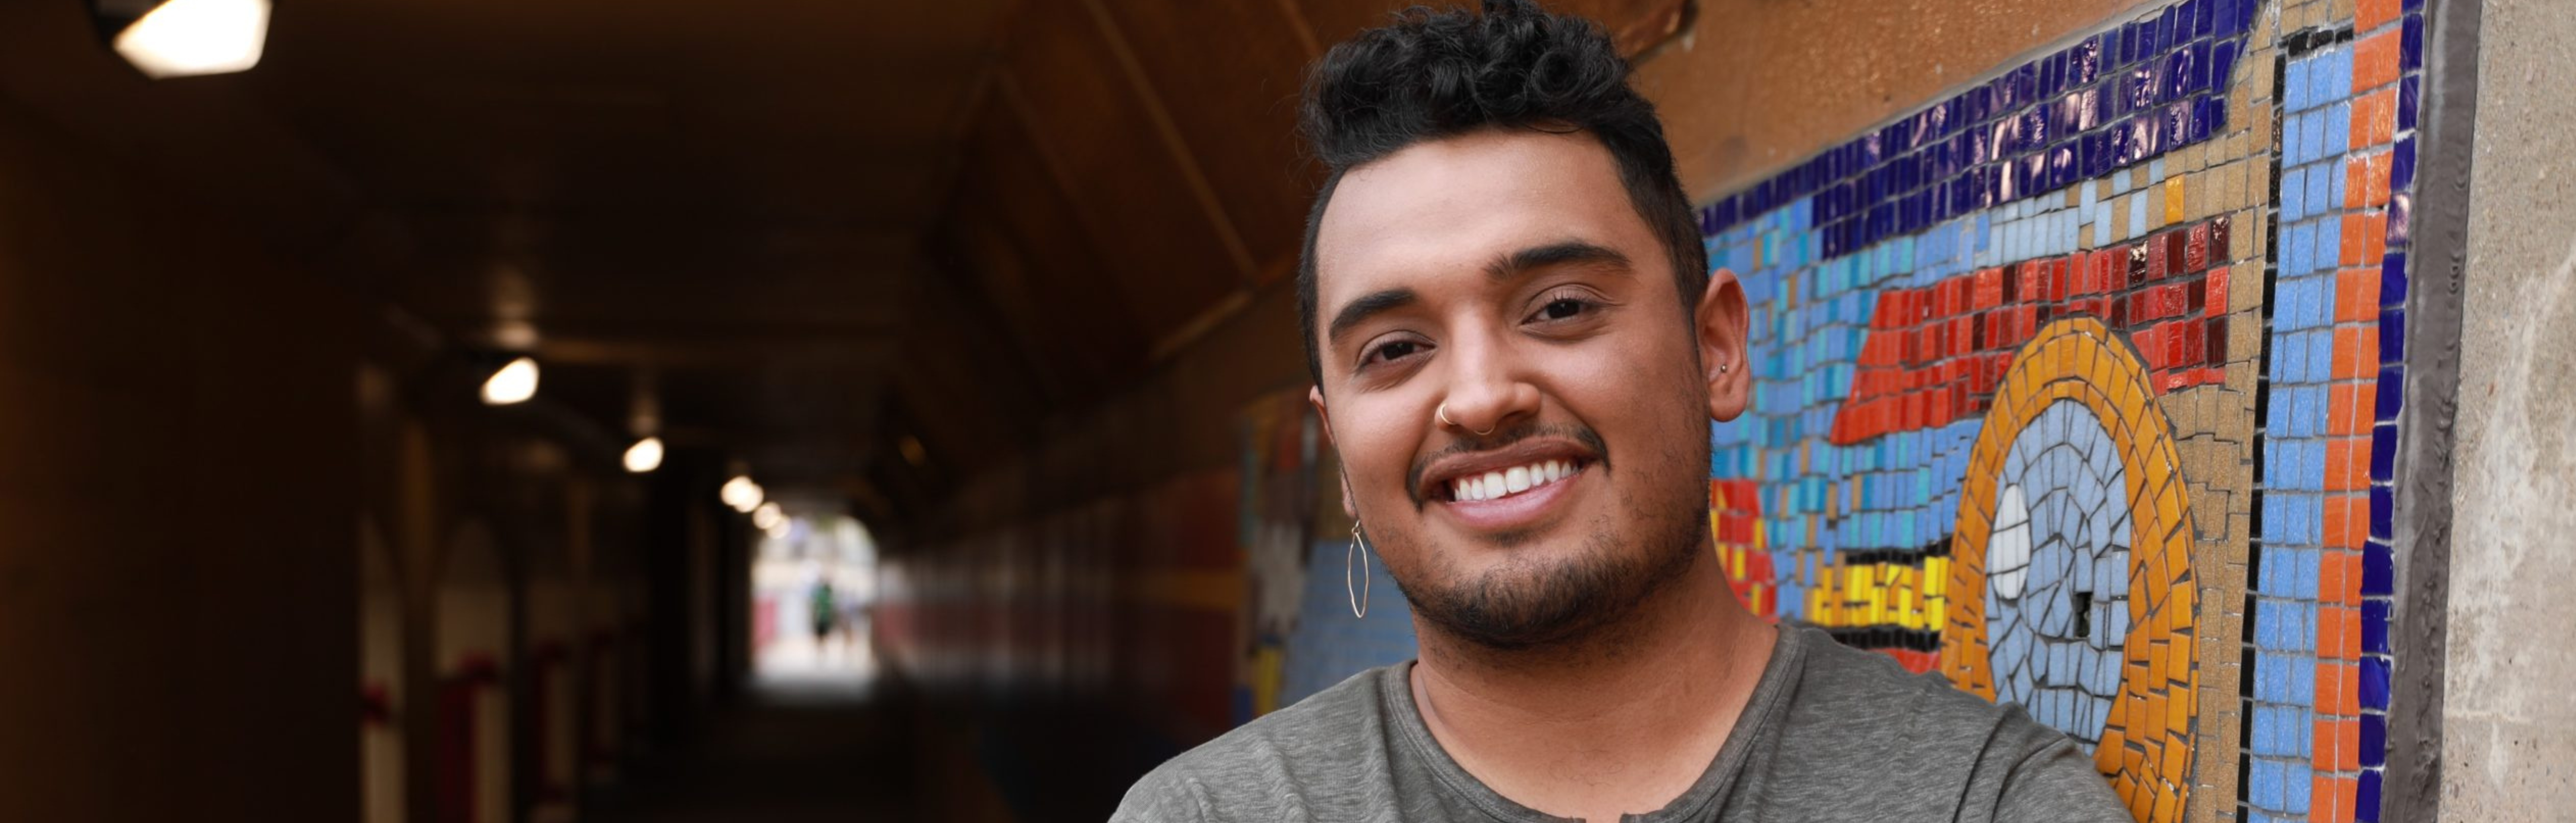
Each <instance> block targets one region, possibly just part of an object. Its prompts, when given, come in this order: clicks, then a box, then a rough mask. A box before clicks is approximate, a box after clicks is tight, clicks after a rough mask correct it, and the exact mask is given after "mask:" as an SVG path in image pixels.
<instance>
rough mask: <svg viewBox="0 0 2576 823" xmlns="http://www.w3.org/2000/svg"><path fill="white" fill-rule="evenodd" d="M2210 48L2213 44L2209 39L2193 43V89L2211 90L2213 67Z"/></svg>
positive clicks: (2196, 90)
mask: <svg viewBox="0 0 2576 823" xmlns="http://www.w3.org/2000/svg"><path fill="white" fill-rule="evenodd" d="M2210 50H2211V45H2210V43H2209V41H2207V40H2203V41H2200V42H2197V43H2193V44H2191V90H2192V91H2195V92H2200V91H2208V90H2209V79H2210V74H2209V72H2210V69H2211V66H2210V62H2209V58H2210Z"/></svg>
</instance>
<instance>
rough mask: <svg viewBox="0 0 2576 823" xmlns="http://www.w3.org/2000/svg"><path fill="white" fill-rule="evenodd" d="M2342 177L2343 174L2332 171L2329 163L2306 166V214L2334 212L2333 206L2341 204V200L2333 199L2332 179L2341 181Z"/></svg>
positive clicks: (2332, 168)
mask: <svg viewBox="0 0 2576 823" xmlns="http://www.w3.org/2000/svg"><path fill="white" fill-rule="evenodd" d="M2342 178H2344V175H2339V173H2334V165H2331V163H2326V165H2311V168H2308V214H2311V217H2316V214H2326V212H2334V206H2339V204H2342V201H2336V199H2334V181H2342Z"/></svg>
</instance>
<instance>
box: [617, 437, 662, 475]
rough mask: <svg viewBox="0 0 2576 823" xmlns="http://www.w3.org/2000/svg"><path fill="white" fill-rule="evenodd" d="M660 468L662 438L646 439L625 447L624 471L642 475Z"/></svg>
mask: <svg viewBox="0 0 2576 823" xmlns="http://www.w3.org/2000/svg"><path fill="white" fill-rule="evenodd" d="M661 466H662V438H659V437H647V438H644V439H642V440H637V441H635V445H632V446H628V447H626V470H627V471H630V472H634V473H636V474H643V473H645V472H649V471H652V470H654V469H657V468H661Z"/></svg>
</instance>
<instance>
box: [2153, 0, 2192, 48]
mask: <svg viewBox="0 0 2576 823" xmlns="http://www.w3.org/2000/svg"><path fill="white" fill-rule="evenodd" d="M2181 11H2182V9H2180V8H2178V7H2175V6H2166V7H2165V10H2164V13H2162V14H2158V15H2156V34H2155V39H2154V40H2153V41H2152V42H2153V43H2155V47H2154V48H2155V53H2157V54H2163V53H2165V52H2168V51H2172V50H2173V47H2174V46H2175V45H2176V44H2179V43H2181V42H2182V36H2181V35H2182V29H2183V28H2184V27H2187V26H2189V25H2190V24H2188V23H2184V24H2181V25H2176V24H2175V22H2174V19H2175V17H2176V16H2178V15H2179V14H2180V13H2181Z"/></svg>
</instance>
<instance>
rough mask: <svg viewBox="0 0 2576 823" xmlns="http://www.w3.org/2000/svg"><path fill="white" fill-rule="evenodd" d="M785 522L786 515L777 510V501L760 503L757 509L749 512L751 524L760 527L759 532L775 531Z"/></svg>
mask: <svg viewBox="0 0 2576 823" xmlns="http://www.w3.org/2000/svg"><path fill="white" fill-rule="evenodd" d="M785 522H787V513H786V512H784V511H780V510H779V508H778V501H775V500H773V501H770V502H767V503H762V504H760V507H759V508H756V509H752V510H751V524H752V525H754V526H758V527H760V530H761V531H776V530H777V529H778V526H779V524H782V523H785Z"/></svg>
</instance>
